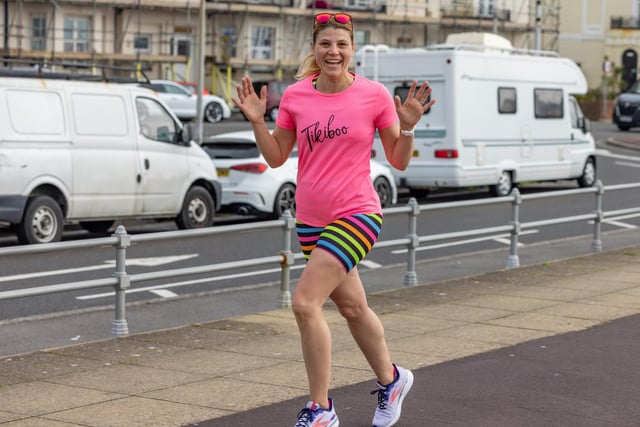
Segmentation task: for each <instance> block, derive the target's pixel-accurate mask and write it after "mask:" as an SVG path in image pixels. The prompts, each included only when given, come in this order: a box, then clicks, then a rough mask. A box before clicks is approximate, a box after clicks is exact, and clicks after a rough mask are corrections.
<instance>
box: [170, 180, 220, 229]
mask: <svg viewBox="0 0 640 427" xmlns="http://www.w3.org/2000/svg"><path fill="white" fill-rule="evenodd" d="M214 215H215V204H214V202H213V198H212V197H211V194H209V192H208V191H207V190H206V189H204V188H202V187H191V188H190V189H189V191H187V195H186V196H185V198H184V202H183V204H182V210H181V211H180V214H178V216H177V217H176V224H177V225H178V228H180V229H181V230H188V229H191V228H204V227H210V226H211V225H213V216H214Z"/></svg>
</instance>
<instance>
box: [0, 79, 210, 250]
mask: <svg viewBox="0 0 640 427" xmlns="http://www.w3.org/2000/svg"><path fill="white" fill-rule="evenodd" d="M221 195H222V192H221V188H220V184H219V183H218V181H217V174H216V169H215V167H214V165H213V163H212V162H211V159H210V158H209V156H208V155H207V154H206V153H205V152H204V151H203V150H202V148H201V147H200V146H199V145H198V144H196V143H194V142H192V141H191V139H190V136H189V131H188V127H183V125H182V124H181V122H180V120H178V119H177V118H176V117H175V115H174V114H172V113H171V112H170V110H169V109H168V108H167V106H166V104H164V102H163V101H161V100H160V99H159V98H158V97H157V96H156V95H155V94H154V93H153V92H152V91H150V90H147V89H141V88H137V87H134V86H130V85H124V84H118V83H105V82H86V81H73V80H64V79H41V78H35V77H6V76H5V77H0V223H2V222H3V223H5V224H6V223H8V224H10V225H11V226H13V228H14V229H15V232H16V235H17V237H18V239H19V240H20V242H22V243H24V244H28V243H47V242H55V241H58V240H60V238H61V235H62V231H63V227H64V223H65V222H67V223H70V222H73V223H76V222H77V223H79V224H80V225H81V226H82V227H83V228H85V229H86V230H89V231H91V232H99V233H104V232H106V231H107V230H108V229H109V228H110V227H111V226H112V225H113V223H114V221H115V220H121V219H136V218H137V219H150V218H154V219H167V218H170V219H175V221H176V223H177V225H178V227H179V228H182V229H186V228H198V227H207V226H210V225H211V224H212V223H213V218H214V215H215V211H216V210H217V209H219V206H220V199H221Z"/></svg>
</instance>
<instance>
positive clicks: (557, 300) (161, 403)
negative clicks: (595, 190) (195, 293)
mask: <svg viewBox="0 0 640 427" xmlns="http://www.w3.org/2000/svg"><path fill="white" fill-rule="evenodd" d="M607 238H608V239H610V240H611V241H612V243H613V241H614V240H615V241H617V244H616V245H614V246H615V248H614V249H606V248H607V247H612V246H611V245H609V244H607V241H605V250H604V251H603V252H601V253H591V254H587V255H584V254H583V253H584V252H585V250H584V249H585V248H588V241H586V245H587V246H582V247H581V249H580V250H579V251H577V252H576V250H575V244H570V243H568V242H556V243H553V244H554V245H566V250H567V251H566V253H567V258H564V259H560V260H548V259H545V258H544V253H545V247H544V246H540V247H538V248H529V254H528V256H529V257H531V259H535V260H538V262H529V263H528V265H525V266H523V267H519V268H514V269H499V268H495V269H494V270H492V271H486V272H482V273H478V274H472V275H468V276H464V277H459V278H455V279H440V280H435V281H433V280H432V281H430V282H429V283H426V281H425V280H424V279H423V281H422V282H421V283H423V284H421V285H418V286H414V287H405V288H399V289H395V290H390V291H373V292H371V293H370V294H369V303H370V305H371V306H372V308H373V309H374V310H375V311H376V312H377V313H378V315H379V316H380V318H381V320H382V322H383V324H384V326H385V330H386V334H387V340H388V344H389V347H390V350H391V353H392V356H393V359H394V361H395V362H396V363H398V364H399V365H401V366H403V367H405V368H409V369H411V370H412V371H413V372H414V375H415V383H414V387H413V389H412V391H411V393H410V394H409V395H408V396H407V398H406V399H405V403H404V408H403V415H402V417H401V418H400V421H399V422H398V423H397V424H396V425H397V426H407V427H408V426H410V427H427V426H428V427H431V426H438V427H439V426H473V427H482V426H487V427H502V426H505V427H506V426H509V427H514V426H516V427H520V426H523V427H527V426H541V427H542V426H545V427H547V426H554V427H555V426H581V427H590V426H594V427H595V426H598V427H601V426H612V427H613V426H615V427H621V426H622V427H624V426H638V425H640V358H638V357H637V355H638V354H639V353H640V239H639V238H638V234H637V233H631V232H626V233H618V234H616V235H611V236H607ZM582 243H585V242H582ZM580 251H582V252H580ZM524 256H525V257H526V256H527V255H524ZM494 258H495V257H494ZM484 260H485V259H484V258H478V257H477V256H476V260H475V262H477V263H481V262H485V263H486V261H484ZM469 261H470V260H469ZM530 261H531V260H530ZM456 262H458V263H459V262H460V261H459V260H457V261H456V260H453V261H452V262H451V263H449V264H448V263H445V262H443V261H440V269H455V268H456ZM500 262H502V260H501V261H500ZM496 265H497V264H496ZM485 267H486V268H492V265H486V266H485ZM430 271H431V274H432V275H433V274H434V273H435V274H436V276H437V274H441V273H438V272H437V271H436V270H433V269H431V270H430ZM399 276H400V277H397V281H399V282H401V280H402V278H401V275H399ZM443 276H444V274H443ZM419 277H420V278H425V277H427V278H429V277H428V275H427V272H426V271H424V270H420V271H419ZM431 278H433V277H431ZM365 282H366V280H365ZM325 311H326V315H327V319H328V321H329V322H330V324H331V329H332V334H333V345H334V349H333V360H332V364H333V368H332V382H331V396H332V397H333V398H334V401H335V405H336V409H337V412H338V416H339V417H340V425H341V426H343V427H352V426H353V427H359V426H370V425H371V418H372V416H373V411H374V408H375V396H372V395H370V391H371V390H373V389H374V388H375V385H374V381H375V380H374V377H373V374H372V373H371V371H370V369H369V367H368V366H367V364H366V362H365V360H364V359H363V357H362V355H361V353H360V352H359V350H358V349H357V347H356V345H355V343H354V342H353V340H352V339H351V337H350V334H349V332H348V329H347V328H346V326H345V323H344V320H343V319H342V318H341V317H340V315H339V314H338V313H337V311H336V310H335V307H333V306H332V305H331V304H328V305H327V307H326V310H325ZM306 395H307V382H306V375H305V373H304V365H303V362H302V355H301V351H300V345H299V335H298V331H297V327H296V324H295V320H294V318H293V315H292V313H291V311H290V310H289V309H277V310H268V311H261V312H258V313H253V314H247V315H242V316H236V317H231V318H228V319H224V320H218V321H212V322H206V323H197V324H190V325H187V326H182V327H177V328H171V329H165V330H159V331H153V332H146V333H135V334H131V335H129V336H127V337H123V338H111V339H106V340H98V341H93V342H87V343H82V344H78V345H71V346H64V347H56V348H49V349H46V350H41V351H33V352H28V353H24V354H18V355H11V356H7V357H2V358H0V425H2V426H25V427H39V426H47V427H65V426H66V427H68V426H96V427H98V426H100V427H101V426H127V427H135V426H153V427H163V426H168V427H173V426H196V425H197V426H208V427H217V426H226V427H236V426H244V427H246V426H253V425H258V426H261V427H270V426H293V425H294V424H295V418H296V414H297V413H298V411H299V410H300V409H301V408H302V407H303V406H304V404H305V402H306V400H307V397H306Z"/></svg>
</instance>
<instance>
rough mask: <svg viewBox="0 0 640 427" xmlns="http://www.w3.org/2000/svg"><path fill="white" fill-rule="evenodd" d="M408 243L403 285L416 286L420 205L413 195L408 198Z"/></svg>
mask: <svg viewBox="0 0 640 427" xmlns="http://www.w3.org/2000/svg"><path fill="white" fill-rule="evenodd" d="M408 204H409V207H410V208H411V210H410V211H409V234H408V235H407V237H408V238H409V243H408V244H407V271H406V272H405V273H404V282H403V283H402V285H403V286H406V287H409V286H416V285H417V284H418V274H417V273H416V248H417V247H418V246H419V245H420V241H419V240H418V215H420V205H418V201H417V200H416V198H415V197H411V198H410V199H409V203H408Z"/></svg>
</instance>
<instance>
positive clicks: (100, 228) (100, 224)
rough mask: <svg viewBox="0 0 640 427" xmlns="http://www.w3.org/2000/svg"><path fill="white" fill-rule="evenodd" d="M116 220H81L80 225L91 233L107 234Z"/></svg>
mask: <svg viewBox="0 0 640 427" xmlns="http://www.w3.org/2000/svg"><path fill="white" fill-rule="evenodd" d="M113 223H114V221H81V222H80V227H82V228H84V229H85V230H87V231H88V232H89V233H95V234H107V232H108V231H109V229H110V228H111V226H112V225H113Z"/></svg>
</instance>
